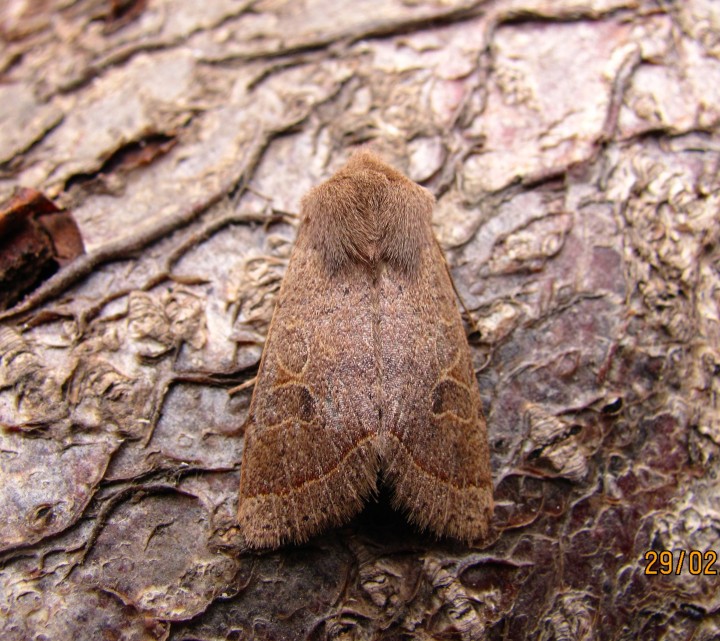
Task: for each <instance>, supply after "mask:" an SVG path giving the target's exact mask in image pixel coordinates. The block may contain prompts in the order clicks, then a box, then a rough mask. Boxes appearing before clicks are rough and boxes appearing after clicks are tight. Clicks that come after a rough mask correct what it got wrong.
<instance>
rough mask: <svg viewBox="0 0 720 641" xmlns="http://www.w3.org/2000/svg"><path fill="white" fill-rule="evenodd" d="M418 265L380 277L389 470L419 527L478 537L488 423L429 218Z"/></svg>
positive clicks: (488, 491)
mask: <svg viewBox="0 0 720 641" xmlns="http://www.w3.org/2000/svg"><path fill="white" fill-rule="evenodd" d="M427 234H428V236H427V242H426V243H425V244H424V245H423V247H422V250H421V252H420V256H419V260H418V263H417V270H416V271H415V272H413V273H408V274H404V273H403V272H401V271H398V270H393V269H391V268H388V269H387V270H386V272H385V274H384V275H383V277H382V279H381V293H380V309H381V336H382V355H383V357H382V363H383V391H384V394H385V398H384V403H383V417H382V428H381V431H382V434H383V436H384V439H385V453H384V461H385V464H384V476H385V479H386V482H388V483H389V484H390V485H391V486H393V487H394V502H395V506H396V507H400V508H404V509H405V510H406V511H407V512H408V514H409V518H410V519H411V520H412V521H414V522H416V523H417V524H418V525H419V526H420V527H422V528H429V529H430V530H432V531H434V532H435V533H437V534H439V535H449V536H453V537H455V538H459V539H462V540H465V541H472V540H474V539H479V538H482V537H483V536H484V535H485V534H486V532H487V529H488V524H489V522H490V518H491V516H492V511H493V499H492V479H491V474H490V460H489V452H488V443H487V428H486V424H485V418H484V416H483V413H482V403H481V399H480V392H479V389H478V385H477V381H476V379H475V373H474V370H473V367H472V361H471V357H470V350H469V347H468V344H467V338H466V336H465V332H464V329H463V325H462V321H461V318H460V313H459V311H458V308H457V303H456V299H455V290H454V288H453V285H452V281H451V280H450V275H449V273H448V269H447V264H446V263H445V259H444V257H443V255H442V251H441V250H440V247H439V246H438V244H437V241H435V239H434V237H433V236H432V231H431V229H430V226H429V223H428V224H427Z"/></svg>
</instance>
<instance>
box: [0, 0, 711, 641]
mask: <svg viewBox="0 0 720 641" xmlns="http://www.w3.org/2000/svg"><path fill="white" fill-rule="evenodd" d="M0 34H1V36H2V48H0V73H1V77H2V84H0V132H1V134H0V200H2V201H4V200H9V199H10V198H11V196H12V194H13V193H14V192H15V189H16V188H17V187H19V186H23V187H26V188H32V189H35V190H38V191H39V192H41V193H42V194H44V196H45V197H46V198H48V199H51V200H52V201H53V202H54V203H55V204H56V205H58V206H59V207H62V208H64V209H65V210H66V211H67V212H70V213H71V214H72V216H73V217H74V219H75V221H76V222H77V225H78V227H79V229H80V232H81V234H82V237H83V241H84V244H85V250H86V253H85V254H84V255H82V256H80V257H79V258H77V259H75V260H74V261H72V262H71V263H70V264H68V265H66V266H64V267H63V268H61V269H60V270H59V271H58V272H57V273H56V274H55V275H54V276H53V277H52V278H50V280H48V281H46V282H45V283H44V284H43V285H41V286H40V287H39V288H38V289H36V290H35V291H34V292H33V293H32V294H30V295H29V296H28V297H27V298H25V299H24V301H22V302H20V303H19V304H18V305H16V306H15V307H14V308H12V309H10V310H9V311H6V312H4V313H2V314H0V425H1V426H2V429H0V637H2V638H3V639H4V640H8V641H16V640H21V641H25V640H27V639H78V640H80V639H98V638H114V639H123V640H128V641H130V640H139V639H172V640H173V641H180V640H185V641H190V640H194V641H195V640H203V641H206V640H207V641H211V640H216V639H267V640H271V639H273V640H274V639H277V640H280V639H293V640H295V639H312V640H321V639H343V640H349V639H373V640H374V639H383V640H390V639H393V640H399V639H420V640H423V639H427V640H430V639H461V640H463V641H465V640H480V639H498V640H500V639H539V640H543V641H551V640H556V641H559V640H561V639H562V640H565V639H573V640H576V639H577V640H583V641H586V640H591V639H600V640H606V639H607V640H615V639H617V640H620V639H622V640H625V639H627V640H630V639H663V640H675V639H689V638H692V639H694V640H695V641H705V640H707V641H710V640H711V639H717V638H718V635H719V634H720V590H718V587H719V586H720V580H719V579H718V575H717V572H718V571H720V562H716V563H715V564H714V565H712V563H711V561H712V556H711V553H712V552H715V553H718V552H720V499H719V498H718V497H720V474H718V471H719V470H718V463H717V461H718V456H719V455H720V413H719V409H718V403H720V400H719V398H720V397H719V395H718V391H719V382H718V371H720V369H719V368H720V342H719V340H718V339H719V336H720V244H719V240H720V239H719V238H718V235H719V234H720V220H719V218H720V216H719V215H718V205H719V201H720V174H719V171H720V36H719V35H718V34H720V6H718V3H717V2H712V1H711V0H688V1H686V2H677V3H670V2H661V1H660V0H656V1H651V0H594V1H593V0H556V1H550V0H504V1H501V0H496V1H471V0H391V1H389V2H380V1H371V0H355V1H353V2H351V3H350V2H333V1H330V0H307V1H304V2H303V1H298V2H282V1H279V0H256V1H253V0H204V1H203V2H200V3H198V2H194V1H192V0H125V1H118V2H111V3H110V2H101V1H100V0H77V1H72V0H54V1H53V0H45V1H42V2H26V1H22V0H9V1H5V2H3V3H2V6H0ZM371 140H372V141H374V143H375V144H376V146H377V148H378V149H379V150H380V151H381V153H384V155H385V157H386V158H387V160H388V161H390V162H392V163H394V164H395V165H396V166H397V167H398V168H399V169H401V170H402V171H404V172H406V173H407V174H408V175H409V176H410V177H411V178H412V179H413V180H416V181H418V182H420V183H421V184H423V185H424V186H426V187H427V188H428V189H430V190H431V191H432V192H433V193H434V194H435V196H436V197H437V199H438V205H437V209H436V211H435V216H434V221H433V222H434V225H435V231H436V233H437V235H438V237H439V238H440V240H441V243H442V245H443V247H444V249H445V251H446V255H447V257H448V261H449V263H450V266H451V269H452V273H453V277H454V279H455V283H456V287H457V289H458V292H459V294H460V296H461V297H462V299H463V301H464V304H465V306H466V307H467V310H468V314H467V316H466V323H467V332H468V334H469V335H470V337H471V343H472V351H473V359H474V366H475V369H476V372H477V375H478V380H479V382H480V387H481V391H482V395H483V402H484V406H485V411H486V415H487V419H488V431H489V438H490V450H491V463H492V468H493V478H494V483H495V501H496V510H495V516H494V520H493V522H492V532H491V536H490V538H489V540H488V541H487V542H486V543H485V544H484V545H482V546H480V545H478V546H475V547H467V546H465V545H462V544H460V543H457V542H453V541H451V540H436V539H434V538H433V537H431V536H428V535H424V534H422V533H419V532H417V531H416V530H415V529H413V528H412V526H410V525H408V523H407V521H406V520H405V519H404V518H403V517H402V515H398V514H396V513H394V512H393V511H392V510H391V509H390V507H389V506H388V499H387V496H385V495H383V494H381V495H380V497H379V502H377V503H375V504H371V505H369V506H368V507H367V508H366V510H365V511H364V512H363V513H362V514H361V515H360V516H359V517H357V518H355V519H354V520H353V521H352V522H351V523H350V524H348V525H347V526H346V527H342V528H337V529H334V530H331V531H329V532H327V533H326V534H324V535H322V536H320V537H316V538H313V539H312V540H311V541H310V542H309V543H307V544H305V545H303V546H297V547H286V548H283V549H281V550H279V551H275V552H272V553H264V554H263V553H249V552H247V551H243V550H242V549H241V546H240V541H241V537H240V534H239V532H238V530H237V524H236V520H235V515H236V511H237V496H238V483H239V475H240V461H241V457H242V448H243V437H242V431H241V430H240V427H241V426H242V424H243V421H244V419H245V417H246V415H247V410H248V403H249V398H250V394H251V391H252V380H253V377H254V375H255V373H256V371H257V365H258V361H259V358H260V354H261V350H262V345H263V342H264V338H265V334H266V332H267V328H268V323H269V320H270V316H271V313H272V309H273V305H274V303H275V300H276V295H277V292H278V288H279V283H280V280H281V278H282V276H283V273H284V271H285V268H286V265H287V257H288V255H289V249H290V247H291V246H292V242H293V240H294V237H295V229H296V226H297V212H298V210H299V202H300V199H301V197H302V195H303V194H304V193H305V192H307V191H308V189H309V188H310V187H312V186H314V185H317V184H318V183H320V182H321V181H322V180H324V179H325V178H327V177H328V176H330V175H331V174H332V173H333V172H334V171H335V170H336V169H338V168H339V167H340V166H341V165H342V164H343V162H344V161H345V159H346V158H347V156H348V155H349V152H350V150H351V148H353V147H354V146H356V145H357V144H358V143H361V142H365V141H371ZM243 384H245V385H243ZM238 385H240V386H241V388H240V390H239V391H237V392H236V393H233V394H228V390H230V389H231V388H233V387H236V386H238ZM663 550H668V551H670V552H671V553H672V559H671V561H672V563H670V564H669V563H668V558H667V556H668V555H664V556H659V557H658V560H657V562H656V563H655V564H654V565H653V564H652V559H650V560H648V557H647V556H646V555H647V553H648V552H649V551H655V552H656V553H658V554H660V552H661V551H663ZM693 550H695V551H697V552H698V553H699V555H698V554H695V553H693V554H691V551H693ZM683 555H684V556H683ZM680 563H682V565H680ZM653 571H655V572H656V574H652V573H651V572H653ZM649 572H650V573H649ZM103 635H104V636H103Z"/></svg>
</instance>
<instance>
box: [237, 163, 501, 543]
mask: <svg viewBox="0 0 720 641" xmlns="http://www.w3.org/2000/svg"><path fill="white" fill-rule="evenodd" d="M434 202H435V200H434V198H433V196H432V195H431V194H430V192H428V191H427V190H426V189H424V188H423V187H421V186H420V185H417V184H416V183H414V182H412V181H411V180H409V179H408V178H406V177H405V176H404V175H403V174H402V173H400V172H399V171H397V170H395V169H393V168H392V167H390V166H389V165H387V164H386V163H385V162H383V161H382V160H381V159H380V158H378V157H377V156H376V155H374V154H373V153H371V152H369V151H367V150H363V151H360V152H357V153H355V154H354V155H353V156H352V157H351V158H350V160H349V161H348V163H347V164H346V165H345V166H344V167H343V168H342V169H340V170H339V171H338V172H337V173H336V174H335V175H334V176H332V177H331V178H330V179H329V180H327V181H326V182H324V183H322V184H321V185H319V186H318V187H316V188H314V189H312V190H311V191H310V192H309V193H308V194H307V195H306V196H305V197H304V199H303V201H302V205H301V223H300V228H299V230H298V235H297V240H296V242H295V246H294V248H293V251H292V254H291V256H290V262H289V265H288V268H287V272H286V274H285V277H284V279H283V282H282V286H281V288H280V293H279V297H278V301H277V305H276V308H275V312H274V314H273V318H272V322H271V324H270V329H269V333H268V337H267V342H266V345H265V349H264V352H263V355H262V359H261V362H260V369H259V372H258V377H257V382H256V385H255V389H254V392H253V396H252V401H251V404H250V410H249V415H248V419H247V422H246V424H245V449H244V452H243V460H242V469H241V480H240V501H239V508H238V521H239V524H240V527H241V531H242V533H243V535H244V537H245V539H246V541H247V544H248V546H250V547H252V548H276V547H279V546H281V545H284V544H286V543H291V542H292V543H300V542H304V541H306V540H307V539H308V538H309V537H311V536H313V535H314V534H317V533H319V532H321V531H322V530H324V529H326V528H329V527H332V526H336V525H341V524H343V523H345V522H347V521H348V520H349V519H350V517H352V516H353V515H354V514H356V513H357V512H359V511H360V510H361V509H362V507H363V504H364V502H365V501H366V499H367V498H368V497H369V496H371V495H372V494H373V493H374V492H375V491H376V488H377V483H378V479H380V480H381V482H382V483H383V484H384V485H385V486H387V487H389V488H390V489H391V493H392V497H393V498H392V503H393V507H394V508H396V509H400V510H403V511H404V512H406V514H407V517H408V518H409V520H410V521H411V522H413V523H415V524H416V525H417V526H419V527H420V528H421V529H429V530H431V531H432V532H434V533H435V534H437V535H441V536H451V537H454V538H458V539H461V540H463V541H466V542H470V541H473V540H476V539H479V538H482V537H483V536H484V535H485V534H486V532H487V529H488V524H489V522H490V518H491V515H492V511H493V498H492V479H491V474H490V462H489V451H488V442H487V430H486V424H485V419H484V417H483V413H482V407H481V400H480V393H479V389H478V385H477V381H476V379H475V374H474V370H473V367H472V362H471V358H470V350H469V347H468V343H467V339H466V336H465V332H464V329H463V325H462V321H461V317H460V313H459V311H458V308H457V305H456V300H455V290H454V288H453V284H452V281H451V279H450V274H449V270H448V266H447V264H446V262H445V258H444V256H443V253H442V250H441V249H440V246H439V244H438V242H437V240H436V239H435V236H434V234H433V231H432V227H431V224H430V220H431V215H432V210H433V205H434Z"/></svg>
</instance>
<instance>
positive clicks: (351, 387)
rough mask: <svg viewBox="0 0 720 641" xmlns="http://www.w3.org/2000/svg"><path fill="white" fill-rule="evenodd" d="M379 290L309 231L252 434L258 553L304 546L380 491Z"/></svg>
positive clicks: (258, 393) (270, 349) (247, 455)
mask: <svg viewBox="0 0 720 641" xmlns="http://www.w3.org/2000/svg"><path fill="white" fill-rule="evenodd" d="M370 287H371V282H370V279H369V278H368V277H367V275H365V274H363V273H362V267H361V266H359V265H358V266H353V267H352V268H350V269H345V270H343V271H342V273H340V274H334V275H333V274H332V273H331V272H330V271H329V270H328V269H327V264H326V262H323V257H322V255H321V253H320V252H317V251H315V248H314V246H313V239H312V235H311V234H310V233H308V231H307V229H306V228H303V227H301V229H300V231H299V234H298V239H297V242H296V245H295V248H294V250H293V254H292V256H291V259H290V264H289V265H288V269H287V273H286V275H285V278H284V280H283V284H282V287H281V290H280V294H279V297H278V303H277V306H276V309H275V313H274V315H273V319H272V323H271V326H270V330H269V333H268V337H267V342H266V346H265V350H264V352H263V357H262V361H261V363H260V370H259V372H258V378H257V383H256V385H255V390H254V393H253V398H252V402H251V406H250V411H249V417H248V420H247V422H246V428H245V449H244V452H243V462H242V473H241V481H240V504H239V508H238V520H239V523H240V526H241V528H242V532H243V534H244V535H245V538H246V541H247V543H248V544H249V545H250V546H251V547H256V548H259V547H278V546H279V545H282V544H284V543H286V542H289V541H292V542H302V541H304V540H306V539H308V538H309V537H310V536H312V535H313V534H315V533H317V532H319V531H320V530H321V529H324V528H325V527H327V526H331V525H337V524H340V523H342V522H344V521H346V520H347V519H348V518H349V517H350V516H352V515H353V514H354V513H356V512H358V511H359V510H360V509H361V507H362V505H363V502H364V500H365V498H366V497H367V496H368V495H369V494H370V493H372V492H373V491H374V489H375V486H376V482H377V472H378V467H379V462H378V455H377V452H376V446H375V440H376V437H377V432H378V427H379V421H378V411H377V400H376V387H377V386H376V366H375V354H374V350H373V323H372V291H371V289H370Z"/></svg>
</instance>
